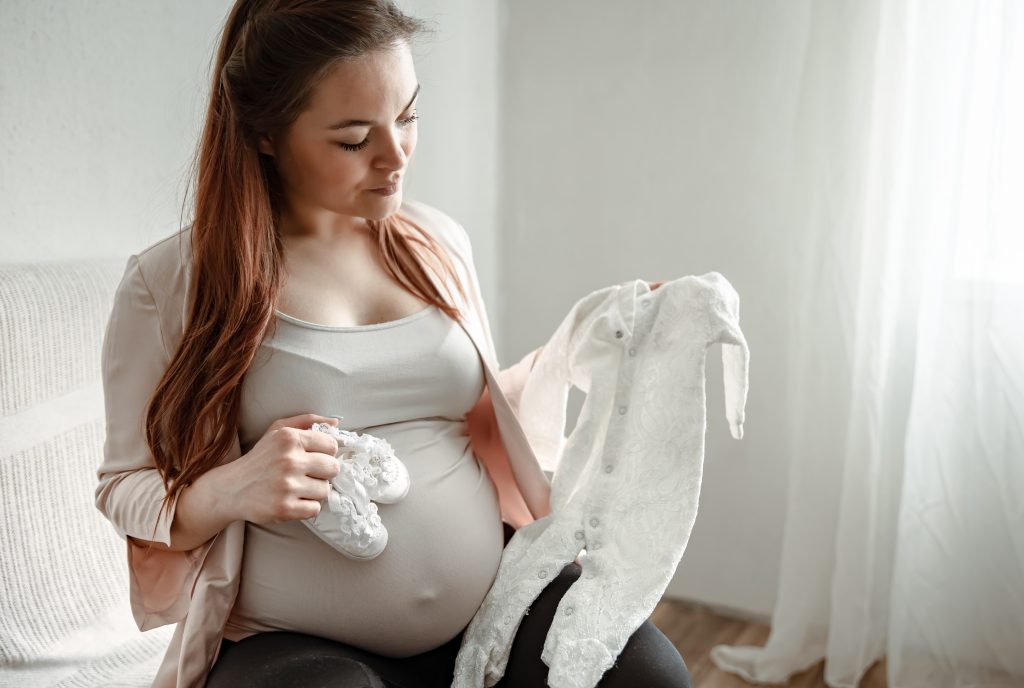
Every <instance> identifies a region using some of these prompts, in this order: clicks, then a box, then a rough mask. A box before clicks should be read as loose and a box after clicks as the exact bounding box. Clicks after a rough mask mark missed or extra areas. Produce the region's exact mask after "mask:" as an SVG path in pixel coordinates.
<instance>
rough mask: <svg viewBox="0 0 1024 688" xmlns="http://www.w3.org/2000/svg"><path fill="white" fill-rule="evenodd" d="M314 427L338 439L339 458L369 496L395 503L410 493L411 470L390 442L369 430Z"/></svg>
mask: <svg viewBox="0 0 1024 688" xmlns="http://www.w3.org/2000/svg"><path fill="white" fill-rule="evenodd" d="M312 429H313V430H319V431H320V432H326V433H328V434H329V435H331V436H333V437H334V438H335V439H337V440H338V453H337V458H339V459H341V460H342V461H341V464H342V466H343V467H347V468H348V469H349V470H351V471H352V474H353V476H354V477H355V479H356V480H358V481H359V482H360V483H361V484H362V485H363V487H365V488H366V494H367V495H368V496H369V497H370V499H372V500H374V501H376V502H380V503H381V504H394V503H395V502H400V501H402V500H403V499H405V496H406V495H407V494H409V486H410V481H409V471H408V469H407V468H406V467H405V464H404V463H402V462H401V460H399V458H398V457H397V456H395V452H394V450H393V449H392V448H391V444H390V443H389V442H388V441H387V440H385V439H383V438H381V437H374V436H373V435H370V434H368V433H364V434H362V435H360V434H358V433H354V432H350V431H348V430H342V429H341V428H336V427H334V426H333V425H331V424H330V423H313V428H312Z"/></svg>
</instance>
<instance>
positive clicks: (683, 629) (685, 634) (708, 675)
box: [651, 598, 887, 688]
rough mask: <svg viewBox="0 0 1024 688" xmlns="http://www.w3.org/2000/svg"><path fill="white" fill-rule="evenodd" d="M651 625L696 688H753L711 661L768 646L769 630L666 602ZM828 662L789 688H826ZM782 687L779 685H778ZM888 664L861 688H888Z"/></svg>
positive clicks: (872, 670)
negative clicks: (729, 650)
mask: <svg viewBox="0 0 1024 688" xmlns="http://www.w3.org/2000/svg"><path fill="white" fill-rule="evenodd" d="M651 621H652V622H653V623H654V625H655V626H657V627H658V628H659V629H660V630H661V632H662V633H664V634H665V635H667V636H668V638H669V640H671V641H672V643H673V644H674V645H675V646H676V647H677V648H678V649H679V653H680V654H681V655H682V656H683V659H684V660H685V661H686V666H687V667H688V668H689V669H690V676H691V677H692V679H693V685H694V686H695V688H749V687H750V686H752V685H757V684H752V683H747V682H746V681H744V680H743V679H741V678H740V677H739V676H736V675H735V674H730V673H726V672H724V671H722V670H721V669H719V668H718V667H717V666H715V664H714V662H712V661H711V648H712V647H714V646H715V645H720V644H722V643H725V644H727V645H758V646H761V645H764V643H765V641H766V640H767V639H768V627H767V626H764V625H762V624H758V623H754V622H751V621H745V620H740V619H733V618H729V617H726V616H722V615H720V614H717V613H715V612H713V611H711V610H709V609H706V608H704V607H700V606H698V605H694V604H690V603H687V602H682V601H679V600H673V599H668V598H665V599H663V600H662V601H661V602H660V603H659V604H658V606H657V607H655V609H654V613H653V614H651ZM824 667H825V665H824V662H819V663H818V664H817V665H816V666H814V667H811V668H810V669H808V670H806V671H804V672H802V673H800V674H796V675H795V676H793V677H792V678H791V679H790V681H789V683H787V684H786V685H787V686H793V688H811V687H814V688H818V687H819V686H820V687H822V688H825V686H826V683H825V680H824ZM776 685H778V684H776ZM886 685H887V684H886V679H885V662H884V661H882V662H878V663H876V664H875V665H874V666H872V667H871V668H870V669H869V670H868V672H867V674H865V676H864V679H863V680H862V681H861V683H860V688H886Z"/></svg>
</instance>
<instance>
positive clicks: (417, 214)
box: [400, 197, 469, 252]
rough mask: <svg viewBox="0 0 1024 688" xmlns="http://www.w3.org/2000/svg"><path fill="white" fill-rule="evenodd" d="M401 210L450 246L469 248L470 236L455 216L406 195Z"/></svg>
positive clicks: (460, 250)
mask: <svg viewBox="0 0 1024 688" xmlns="http://www.w3.org/2000/svg"><path fill="white" fill-rule="evenodd" d="M400 212H401V213H402V214H403V215H405V216H406V217H408V218H409V219H410V220H412V221H413V222H415V223H416V224H417V225H419V226H420V227H421V228H422V229H423V230H424V231H425V232H427V233H428V234H430V236H431V237H433V238H435V239H438V240H439V241H442V242H444V243H446V244H447V245H448V246H449V247H451V248H453V249H455V250H457V251H459V252H464V251H465V250H466V249H467V248H468V244H469V237H468V236H467V235H466V230H465V229H464V228H463V226H462V225H461V224H460V223H459V222H458V221H456V220H455V218H453V217H452V216H451V215H449V214H448V213H446V212H444V211H443V210H441V209H440V208H437V207H435V206H432V205H429V204H427V203H424V202H423V201H419V200H415V199H412V198H408V197H406V198H403V199H402V207H401V211H400Z"/></svg>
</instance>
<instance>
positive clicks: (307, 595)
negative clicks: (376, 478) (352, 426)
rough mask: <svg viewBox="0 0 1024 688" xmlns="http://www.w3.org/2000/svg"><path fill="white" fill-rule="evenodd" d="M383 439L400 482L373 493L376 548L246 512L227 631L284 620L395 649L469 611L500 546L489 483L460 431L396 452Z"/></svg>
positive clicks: (462, 621)
mask: <svg viewBox="0 0 1024 688" xmlns="http://www.w3.org/2000/svg"><path fill="white" fill-rule="evenodd" d="M375 434H376V433H375ZM388 439H389V441H391V443H392V446H393V447H395V451H396V453H397V454H398V456H400V457H402V458H403V461H405V463H406V465H407V467H408V468H409V474H410V478H411V483H412V484H411V487H410V490H409V494H408V495H407V496H406V497H405V499H403V500H402V501H401V502H399V503H397V504H379V505H378V509H379V513H380V517H381V520H382V521H383V523H384V526H385V527H386V528H387V530H388V544H387V547H386V548H385V549H384V551H383V552H382V553H381V554H380V555H379V556H378V557H376V558H375V559H371V560H369V561H356V560H352V559H349V558H347V557H345V556H344V555H342V554H341V553H339V552H337V551H336V550H334V549H333V548H332V547H331V546H330V545H328V544H327V543H325V542H323V541H322V540H320V539H319V538H318V537H317V536H316V535H315V534H313V533H312V532H311V531H310V530H309V529H308V528H307V527H306V525H304V524H303V523H302V522H300V521H289V522H287V523H280V524H270V525H257V524H253V523H246V538H245V550H244V553H243V559H242V572H241V580H240V588H239V594H238V598H237V599H236V602H235V607H234V609H233V610H232V614H231V617H230V618H229V623H228V626H229V629H234V632H235V634H236V635H237V632H238V631H242V632H258V631H270V630H290V631H297V632H300V633H309V634H312V635H317V636H321V637H325V638H330V639H333V640H337V641H339V642H343V643H347V644H350V645H354V646H356V647H361V648H363V649H366V650H369V651H371V652H375V653H377V654H381V655H386V656H393V657H405V656H409V655H413V654H419V653H421V652H426V651H427V650H430V649H432V648H434V647H437V646H439V645H442V644H444V643H445V642H446V641H448V640H450V639H451V638H453V637H454V636H456V635H457V634H458V633H459V632H460V631H461V630H462V629H464V628H465V627H466V625H467V624H468V623H469V621H470V620H471V619H472V618H473V614H475V613H476V610H477V609H478V608H479V606H480V603H481V602H482V601H483V598H484V596H485V595H486V594H487V591H488V590H489V589H490V587H491V584H492V583H493V582H494V576H495V574H496V572H497V570H498V563H499V561H500V559H501V554H502V549H503V546H504V536H503V531H502V525H501V514H500V510H499V507H498V499H497V493H496V491H495V488H494V486H493V485H492V483H491V482H490V480H489V479H488V478H487V475H486V474H485V473H484V469H483V467H482V466H481V465H480V462H479V460H478V459H477V458H476V457H475V456H474V454H473V453H472V451H471V449H470V448H469V447H468V444H467V443H466V441H465V438H464V437H461V438H460V437H455V438H449V441H442V442H439V443H438V442H435V443H434V444H433V445H429V444H428V445H427V446H426V449H421V450H420V451H418V452H417V453H416V454H415V455H408V458H406V457H404V456H403V454H402V452H401V450H400V445H401V444H402V442H401V441H400V439H399V438H388ZM452 441H454V447H452V446H450V445H451V444H452ZM446 445H448V446H446ZM412 446H420V447H423V446H424V445H422V444H421V445H412ZM452 448H457V452H452V451H450V450H451V449H452ZM452 457H455V458H454V460H452Z"/></svg>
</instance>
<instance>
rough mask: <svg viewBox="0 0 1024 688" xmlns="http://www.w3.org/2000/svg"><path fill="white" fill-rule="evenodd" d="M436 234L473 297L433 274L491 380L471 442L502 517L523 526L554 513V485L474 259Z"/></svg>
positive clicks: (472, 424) (473, 421)
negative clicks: (504, 359) (498, 345)
mask: <svg viewBox="0 0 1024 688" xmlns="http://www.w3.org/2000/svg"><path fill="white" fill-rule="evenodd" d="M431 236H434V237H435V238H437V239H438V240H440V241H441V242H442V243H443V244H444V247H445V248H446V249H447V250H448V252H449V255H450V256H452V257H453V258H454V259H455V260H453V266H454V268H455V270H456V272H457V273H459V278H460V279H461V280H462V285H463V287H464V288H465V289H466V291H467V292H468V293H467V297H468V301H467V300H466V299H463V298H462V296H461V294H460V293H459V290H458V289H457V288H455V286H454V285H453V284H448V283H446V282H444V281H442V279H441V278H440V277H439V276H438V275H436V274H435V273H434V272H433V271H431V270H428V271H427V274H428V275H429V276H430V279H431V282H432V283H433V284H434V287H435V288H436V289H437V290H438V291H439V292H440V293H442V294H444V293H450V294H451V295H452V298H453V299H454V301H455V305H456V307H457V308H458V309H459V311H460V312H461V313H463V314H464V322H459V325H460V326H461V327H462V329H463V330H464V331H465V332H466V334H467V335H468V336H469V338H470V340H471V341H472V342H473V345H474V346H475V347H476V350H477V353H478V354H479V356H480V360H481V362H482V363H483V367H484V374H485V378H486V380H487V385H486V388H485V389H484V392H483V394H482V395H481V396H480V399H479V400H478V401H477V403H476V405H475V406H474V407H473V408H472V409H471V410H470V411H469V413H467V414H466V424H467V429H468V431H469V435H470V441H471V446H472V448H473V451H474V453H475V454H476V455H477V456H478V457H480V459H481V460H482V461H483V463H484V465H485V467H486V469H487V472H488V474H489V475H490V477H491V481H492V482H493V483H494V485H495V487H496V488H497V491H498V502H499V505H500V508H501V517H502V520H504V521H505V522H506V523H508V524H510V525H511V526H512V527H514V528H517V529H518V528H520V527H522V526H524V525H526V524H527V523H530V522H531V521H534V520H536V519H539V518H542V517H544V516H546V515H548V514H549V513H550V512H551V483H550V481H549V480H548V478H547V476H545V475H544V471H543V469H542V468H541V465H540V462H539V461H538V460H537V456H536V454H535V453H534V451H533V449H532V447H531V446H530V443H529V441H528V440H527V438H526V434H525V432H524V431H523V428H522V426H521V425H520V423H519V419H518V418H517V417H516V415H515V411H514V410H513V408H512V406H511V404H510V402H509V400H508V397H507V396H506V395H505V392H504V390H502V388H501V385H500V384H499V383H498V374H499V370H500V367H499V364H498V357H497V352H496V351H495V350H494V345H493V344H492V342H491V338H490V333H489V332H488V331H487V329H486V327H487V326H486V324H485V323H486V315H484V313H485V310H484V304H483V296H482V295H481V293H480V287H479V283H478V281H477V279H476V273H475V267H474V265H473V260H472V257H471V256H469V255H465V252H464V251H462V250H460V249H459V247H458V242H456V241H455V240H454V239H452V238H450V237H448V236H446V235H445V234H444V233H442V232H437V233H432V234H431ZM446 287H447V288H446Z"/></svg>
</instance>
